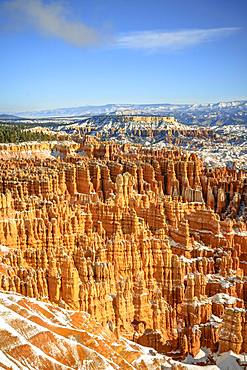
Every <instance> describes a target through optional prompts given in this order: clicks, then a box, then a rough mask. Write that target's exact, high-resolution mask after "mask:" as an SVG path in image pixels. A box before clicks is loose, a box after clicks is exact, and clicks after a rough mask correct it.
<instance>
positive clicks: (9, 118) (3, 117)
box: [0, 114, 21, 121]
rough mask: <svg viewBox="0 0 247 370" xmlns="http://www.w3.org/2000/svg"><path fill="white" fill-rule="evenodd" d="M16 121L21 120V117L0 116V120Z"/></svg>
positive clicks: (11, 115)
mask: <svg viewBox="0 0 247 370" xmlns="http://www.w3.org/2000/svg"><path fill="white" fill-rule="evenodd" d="M1 119H3V120H11V121H12V120H18V119H21V117H17V116H14V115H13V114H0V120H1Z"/></svg>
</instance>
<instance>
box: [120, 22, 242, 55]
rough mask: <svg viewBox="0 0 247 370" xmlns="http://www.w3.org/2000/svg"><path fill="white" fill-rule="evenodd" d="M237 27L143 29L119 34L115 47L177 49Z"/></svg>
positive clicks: (212, 37)
mask: <svg viewBox="0 0 247 370" xmlns="http://www.w3.org/2000/svg"><path fill="white" fill-rule="evenodd" d="M239 30H240V29H239V28H237V27H224V28H209V29H191V30H182V31H173V32H162V31H143V32H133V33H128V34H125V35H122V36H119V37H118V38H117V39H116V41H115V47H118V48H124V49H144V50H159V49H165V50H177V49H183V48H186V47H190V46H194V45H197V44H201V43H204V42H208V41H214V40H216V39H219V38H222V37H226V36H229V35H230V34H232V33H234V32H236V31H239Z"/></svg>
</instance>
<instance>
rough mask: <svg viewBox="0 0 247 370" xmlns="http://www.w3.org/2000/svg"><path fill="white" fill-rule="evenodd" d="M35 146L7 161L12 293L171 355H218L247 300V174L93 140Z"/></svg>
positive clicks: (1, 202) (1, 240)
mask: <svg viewBox="0 0 247 370" xmlns="http://www.w3.org/2000/svg"><path fill="white" fill-rule="evenodd" d="M33 145H34V146H32V145H31V146H29V144H26V146H25V145H23V146H22V149H20V148H19V147H18V148H17V149H15V147H14V146H9V149H6V147H4V149H2V151H4V150H9V155H8V156H5V159H4V160H3V161H1V169H0V288H1V289H3V290H6V291H15V292H18V293H21V294H23V295H26V296H28V297H36V298H39V299H41V300H44V301H50V302H52V303H53V304H54V305H59V306H61V307H64V308H69V309H76V310H83V311H87V312H89V313H90V314H91V315H92V316H93V317H94V318H95V319H97V320H98V321H99V322H100V323H101V324H103V325H105V326H108V327H109V328H110V329H111V330H112V331H113V332H115V333H116V334H117V335H118V336H121V335H124V336H125V337H127V338H129V339H133V338H134V340H135V341H137V342H139V343H142V344H145V345H148V346H152V347H155V348H156V349H158V350H159V351H161V352H167V353H168V352H171V351H176V353H177V355H178V356H181V357H183V356H185V355H186V354H188V353H191V354H193V355H195V354H196V353H197V352H198V351H199V349H200V346H203V345H206V346H209V347H210V348H211V349H212V350H217V348H218V346H219V325H221V324H222V327H223V326H224V325H225V321H226V322H228V321H229V320H228V316H227V314H225V313H226V312H227V310H228V309H229V308H233V309H236V308H238V309H243V308H244V301H246V298H247V296H246V293H247V281H246V272H247V267H246V266H247V227H246V214H245V212H246V211H245V206H246V199H247V198H246V184H245V181H246V175H245V173H243V172H241V173H238V172H237V171H234V170H231V171H229V170H226V169H220V170H210V171H209V170H208V169H207V168H206V167H204V166H203V163H202V161H201V160H200V159H199V158H198V157H197V156H196V155H188V154H187V153H185V152H182V151H181V150H178V149H174V150H167V149H150V148H143V147H141V146H140V145H139V146H131V145H130V144H124V145H117V144H115V143H107V142H98V141H97V140H96V139H95V138H92V137H88V136H86V137H84V139H83V140H82V142H77V143H73V142H72V143H71V145H70V144H69V143H68V142H64V143H62V142H61V143H60V142H56V143H54V144H52V143H51V144H47V143H46V144H44V146H43V144H40V145H39V144H38V143H36V144H33ZM20 151H21V152H22V155H21V156H19V157H18V156H15V155H13V153H19V152H20ZM27 151H29V152H30V153H29V155H27V154H28V153H27ZM32 151H35V153H36V154H35V155H34V156H32V155H31V154H32ZM0 152H1V147H0ZM38 152H40V153H42V155H40V156H39V155H38ZM231 183H232V185H230V184H231ZM228 216H230V217H228ZM217 294H220V296H217ZM241 325H242V327H241V330H242V331H241V332H243V333H245V332H244V330H246V326H244V324H241ZM239 328H240V326H239V325H237V326H236V328H235V329H234V330H235V331H238V330H240V329H239ZM243 328H244V329H243ZM241 335H242V337H244V334H241ZM223 342H224V339H223V337H221V339H220V343H222V345H221V346H223V347H224V346H225V347H226V345H225V344H224V343H223ZM228 342H229V341H228ZM240 342H241V343H240ZM240 342H239V343H240V344H239V343H238V344H237V347H236V348H237V350H238V351H239V352H241V351H243V348H245V347H244V346H245V345H246V344H243V343H245V342H244V340H242V341H240ZM239 346H240V347H239ZM223 347H222V348H223ZM239 348H240V349H239Z"/></svg>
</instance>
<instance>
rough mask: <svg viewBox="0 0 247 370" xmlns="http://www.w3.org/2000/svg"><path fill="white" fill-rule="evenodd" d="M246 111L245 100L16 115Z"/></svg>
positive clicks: (94, 108) (82, 107)
mask: <svg viewBox="0 0 247 370" xmlns="http://www.w3.org/2000/svg"><path fill="white" fill-rule="evenodd" d="M214 111H215V112H227V111H230V112H231V113H232V112H234V111H247V100H236V101H229V102H218V103H209V104H162V103H160V104H106V105H95V106H94V105H87V106H80V107H71V108H58V109H47V110H40V111H30V112H17V113H15V114H16V115H17V116H21V117H30V118H42V117H43V118H46V117H73V116H82V115H85V116H91V115H99V114H106V115H107V114H125V113H127V114H154V115H156V114H157V115H166V114H168V115H171V114H173V113H177V114H178V113H180V114H181V113H187V114H191V113H195V114H196V113H197V112H198V113H199V112H208V113H209V112H214Z"/></svg>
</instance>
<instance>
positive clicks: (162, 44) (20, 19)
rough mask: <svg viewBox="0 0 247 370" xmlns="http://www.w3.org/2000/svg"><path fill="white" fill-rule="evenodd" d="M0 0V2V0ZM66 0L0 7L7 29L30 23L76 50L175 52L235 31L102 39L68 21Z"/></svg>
mask: <svg viewBox="0 0 247 370" xmlns="http://www.w3.org/2000/svg"><path fill="white" fill-rule="evenodd" d="M0 1H1V0H0ZM66 3H67V4H69V2H68V1H67V0H51V1H49V2H47V1H45V0H5V2H4V3H3V4H4V7H1V9H0V11H2V10H3V9H5V11H6V10H7V12H8V13H10V14H11V15H12V16H14V22H12V24H11V27H12V28H16V26H17V29H18V25H20V24H26V23H28V24H31V25H32V27H33V28H35V29H37V30H38V31H39V32H41V33H43V34H45V35H47V36H52V37H57V38H60V39H62V40H64V41H65V42H67V43H70V44H72V45H74V46H77V47H84V46H91V45H105V46H108V47H113V48H122V49H144V50H150V51H152V50H160V49H163V50H177V49H183V48H186V47H189V46H193V45H197V44H201V43H203V42H208V41H213V40H215V39H218V38H222V37H225V36H228V35H230V34H232V33H234V32H236V31H238V30H239V28H237V27H225V28H210V29H189V30H178V31H166V32H165V31H155V30H151V31H141V32H129V33H126V34H123V35H116V36H113V35H107V37H103V35H102V32H101V33H100V32H99V31H98V30H96V29H95V28H93V27H89V26H88V25H86V24H85V23H84V22H81V21H75V20H73V19H71V16H70V14H69V13H68V6H66Z"/></svg>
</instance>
